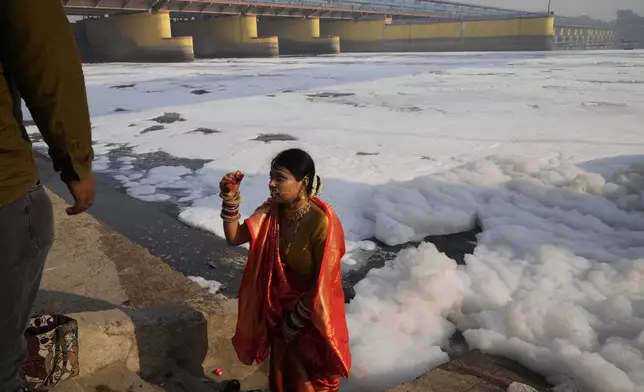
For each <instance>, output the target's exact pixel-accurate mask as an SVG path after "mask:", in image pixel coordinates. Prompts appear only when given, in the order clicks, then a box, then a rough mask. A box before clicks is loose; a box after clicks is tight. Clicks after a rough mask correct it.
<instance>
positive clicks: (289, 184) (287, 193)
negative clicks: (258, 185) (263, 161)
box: [268, 166, 308, 203]
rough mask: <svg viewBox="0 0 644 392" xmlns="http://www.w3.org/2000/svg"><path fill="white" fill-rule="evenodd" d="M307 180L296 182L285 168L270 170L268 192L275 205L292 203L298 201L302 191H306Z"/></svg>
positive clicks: (275, 167)
mask: <svg viewBox="0 0 644 392" xmlns="http://www.w3.org/2000/svg"><path fill="white" fill-rule="evenodd" d="M307 181H308V180H307V179H303V180H302V181H297V180H296V179H295V177H294V176H293V174H292V173H291V172H290V171H288V170H287V169H285V168H282V167H279V166H274V167H272V168H271V179H270V182H269V183H268V190H269V191H270V192H271V198H272V200H273V201H274V202H276V203H293V202H294V201H296V200H297V199H298V197H299V196H300V194H301V193H302V190H303V189H306V185H307Z"/></svg>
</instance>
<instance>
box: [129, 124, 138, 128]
mask: <svg viewBox="0 0 644 392" xmlns="http://www.w3.org/2000/svg"><path fill="white" fill-rule="evenodd" d="M132 127H136V124H130V125H128V128H132Z"/></svg>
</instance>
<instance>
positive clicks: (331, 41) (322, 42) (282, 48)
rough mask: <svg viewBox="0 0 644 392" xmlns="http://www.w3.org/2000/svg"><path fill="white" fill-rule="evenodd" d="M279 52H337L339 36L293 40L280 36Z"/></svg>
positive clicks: (289, 53)
mask: <svg viewBox="0 0 644 392" xmlns="http://www.w3.org/2000/svg"><path fill="white" fill-rule="evenodd" d="M279 52H280V54H285V55H297V54H308V55H316V54H338V53H340V37H329V38H311V39H308V40H294V39H287V38H280V43H279Z"/></svg>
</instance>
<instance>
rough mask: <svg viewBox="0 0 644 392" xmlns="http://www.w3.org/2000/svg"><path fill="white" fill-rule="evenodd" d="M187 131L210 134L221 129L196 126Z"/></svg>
mask: <svg viewBox="0 0 644 392" xmlns="http://www.w3.org/2000/svg"><path fill="white" fill-rule="evenodd" d="M188 133H201V134H203V135H212V134H213V133H221V131H220V130H217V129H210V128H197V129H195V130H194V131H190V132H188Z"/></svg>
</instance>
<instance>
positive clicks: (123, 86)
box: [110, 83, 136, 90]
mask: <svg viewBox="0 0 644 392" xmlns="http://www.w3.org/2000/svg"><path fill="white" fill-rule="evenodd" d="M134 86H136V83H132V84H117V85H116V86H111V87H110V88H115V89H117V90H121V89H124V88H132V87H134Z"/></svg>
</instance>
